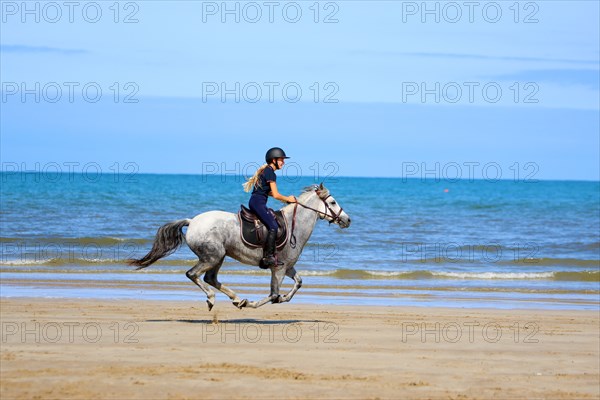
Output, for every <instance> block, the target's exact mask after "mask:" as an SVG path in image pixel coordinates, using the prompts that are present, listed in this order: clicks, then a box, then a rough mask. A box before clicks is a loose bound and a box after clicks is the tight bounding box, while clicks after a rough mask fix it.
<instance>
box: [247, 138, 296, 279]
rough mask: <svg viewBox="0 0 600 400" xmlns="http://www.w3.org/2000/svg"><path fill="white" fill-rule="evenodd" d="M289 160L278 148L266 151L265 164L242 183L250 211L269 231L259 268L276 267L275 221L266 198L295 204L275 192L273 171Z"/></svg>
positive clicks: (292, 200)
mask: <svg viewBox="0 0 600 400" xmlns="http://www.w3.org/2000/svg"><path fill="white" fill-rule="evenodd" d="M286 158H289V157H287V156H286V155H285V152H284V151H283V150H282V149H280V148H279V147H273V148H271V149H269V150H268V151H267V154H266V155H265V161H266V164H264V165H263V166H262V167H260V168H259V169H258V170H257V171H256V173H255V174H254V176H252V178H250V179H248V181H247V182H246V183H244V190H245V191H246V192H249V191H250V190H252V196H250V201H249V203H248V205H249V207H250V210H252V211H253V212H254V213H255V214H256V215H257V216H258V218H259V219H260V220H261V221H262V223H263V224H265V226H266V227H267V229H268V230H269V232H268V234H267V240H266V242H265V246H264V250H263V251H264V252H263V258H262V260H261V264H260V266H261V268H271V267H273V266H275V265H277V260H276V258H275V240H276V239H277V228H278V226H277V220H276V219H275V215H273V214H272V213H271V212H270V211H269V210H268V209H267V199H268V196H273V197H274V198H275V199H277V200H280V201H285V202H288V203H295V202H296V197H294V196H283V195H282V194H281V193H279V191H278V190H277V183H276V181H277V175H275V171H277V170H278V169H281V168H283V164H284V163H285V159H286Z"/></svg>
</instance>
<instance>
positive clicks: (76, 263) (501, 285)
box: [0, 171, 600, 310]
mask: <svg viewBox="0 0 600 400" xmlns="http://www.w3.org/2000/svg"><path fill="white" fill-rule="evenodd" d="M0 178H1V183H2V190H1V195H0V224H1V225H0V227H1V234H0V244H1V247H2V258H1V260H0V274H1V279H0V281H1V282H0V290H1V295H2V296H3V297H84V298H85V297H90V298H106V299H121V298H122V299H132V298H139V299H156V300H161V299H171V300H185V301H190V302H194V301H200V302H202V303H204V301H205V296H204V293H202V292H201V291H200V289H199V288H197V287H196V286H195V285H193V284H192V283H191V282H190V281H189V280H188V279H187V278H186V276H185V271H186V270H187V269H189V268H191V266H193V265H194V263H195V261H194V260H195V256H194V254H193V253H192V252H191V251H190V250H189V249H188V248H187V246H186V245H183V246H182V247H181V249H180V250H178V251H177V252H176V253H174V254H173V255H171V256H169V257H167V258H165V259H162V260H161V261H159V262H158V263H156V264H154V265H152V266H151V267H149V268H147V269H145V270H143V271H135V270H134V269H133V268H132V267H129V266H127V265H126V263H125V260H127V259H128V258H132V257H141V256H142V255H144V254H145V253H146V252H147V251H148V250H149V249H150V247H151V245H152V241H153V238H154V235H155V233H156V230H157V228H158V227H160V226H161V225H163V224H165V223H167V222H170V221H173V220H177V219H181V218H191V217H193V216H195V215H197V214H200V213H202V212H205V211H209V210H224V211H229V212H237V211H238V210H239V205H240V204H247V200H248V197H249V195H248V194H247V193H245V192H244V191H243V190H242V186H241V185H242V183H243V182H244V178H243V177H241V176H237V175H218V176H217V175H159V174H138V173H135V174H122V173H119V174H111V173H106V172H105V173H101V174H80V173H72V174H71V173H50V172H39V171H38V172H4V173H2V174H1V175H0ZM315 183H319V182H316V181H315V179H314V178H312V177H300V176H294V177H292V176H280V177H279V178H278V186H279V189H280V192H282V193H283V194H286V195H287V194H295V195H299V194H300V193H301V191H302V189H303V188H304V187H305V186H308V185H311V184H315ZM324 184H325V186H327V187H328V188H329V189H330V192H331V194H332V195H333V196H334V197H335V198H336V200H337V201H338V203H339V204H340V205H341V206H342V207H343V208H344V210H345V211H346V212H347V213H348V215H349V216H350V217H351V218H352V225H351V226H350V228H348V229H344V230H342V229H340V228H339V227H338V226H336V225H329V224H328V223H327V222H324V221H318V222H317V225H316V228H315V230H314V232H313V235H312V237H311V239H310V240H309V243H308V245H307V246H306V247H305V249H304V252H303V254H302V257H301V258H300V260H299V261H298V263H297V265H296V270H297V271H298V273H299V274H300V275H301V276H302V277H303V281H304V285H303V287H302V288H301V289H300V291H299V292H298V293H297V294H296V296H295V297H294V299H293V300H292V301H293V302H297V303H321V304H323V303H324V304H361V305H362V304H365V305H370V304H376V305H392V306H393V305H414V306H435V307H444V306H448V307H484V308H485V307H490V308H558V309H596V310H597V309H599V308H600V182H583V181H581V182H579V181H542V180H538V181H535V180H470V179H462V180H448V179H440V180H436V179H433V178H431V179H419V178H414V179H410V178H408V179H406V178H352V177H328V178H327V179H325V180H324ZM269 206H270V207H272V208H275V209H278V208H280V207H281V206H282V205H281V204H280V203H279V202H278V201H276V200H274V199H270V200H269ZM220 280H221V282H223V283H224V284H226V285H228V286H230V287H232V288H233V289H234V290H236V291H238V292H240V293H241V294H243V295H244V296H246V297H248V298H249V299H250V300H259V299H260V298H262V297H264V296H266V295H268V293H269V282H270V277H269V272H268V271H263V270H261V269H259V268H258V267H252V266H246V265H241V264H239V263H238V262H236V261H235V260H232V259H226V261H225V264H224V266H223V268H222V269H221V273H220ZM289 287H290V285H289V283H288V285H287V286H284V290H287V288H289ZM228 303H229V299H228V298H227V297H226V296H225V295H222V294H221V293H219V292H217V306H221V307H225V306H228V307H230V305H229V304H228Z"/></svg>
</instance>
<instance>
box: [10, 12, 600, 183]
mask: <svg viewBox="0 0 600 400" xmlns="http://www.w3.org/2000/svg"><path fill="white" fill-rule="evenodd" d="M0 11H1V25H0V34H1V35H0V75H1V85H2V86H1V87H0V92H1V93H0V95H1V96H2V97H1V99H0V106H1V110H0V112H1V115H0V117H1V118H0V156H1V159H2V170H3V171H14V170H15V169H16V170H48V171H54V170H62V171H63V172H67V171H75V172H83V171H85V169H86V168H89V167H90V166H93V167H94V168H96V169H97V168H101V169H102V170H103V171H109V170H114V169H115V168H116V169H119V170H123V171H124V172H125V171H130V170H135V171H136V172H140V173H142V172H148V173H188V174H197V173H207V174H215V173H243V174H247V173H248V172H250V171H251V170H252V168H256V166H257V165H258V164H260V163H262V162H263V157H264V153H265V152H266V150H267V149H268V148H270V147H273V146H279V147H282V148H284V149H285V151H286V152H287V153H288V154H289V155H290V156H291V157H292V158H291V159H290V160H289V163H288V167H287V168H290V170H289V172H290V173H295V174H298V173H300V174H302V175H307V176H313V175H314V176H318V177H327V176H331V175H339V176H382V177H417V178H418V177H434V178H448V179H454V178H475V179H482V178H483V179H485V178H489V177H493V178H496V177H499V178H501V179H515V178H518V179H524V177H533V178H537V179H568V180H600V122H599V121H600V83H599V80H600V43H599V41H600V39H599V38H600V31H599V21H600V10H599V3H598V2H597V1H533V2H532V1H512V0H511V1H496V2H490V1H484V2H479V1H474V2H448V1H428V2H421V1H419V2H412V1H320V2H318V1H314V0H311V1H295V2H293V1H256V2H247V1H226V2H225V1H218V2H212V1H193V0H192V1H190V0H188V1H122V2H116V1H112V0H111V1H95V2H86V1H83V2H79V1H78V2H72V3H69V2H66V3H65V2H46V1H27V2H21V1H1V2H0Z"/></svg>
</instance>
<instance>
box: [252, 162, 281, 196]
mask: <svg viewBox="0 0 600 400" xmlns="http://www.w3.org/2000/svg"><path fill="white" fill-rule="evenodd" d="M276 181H277V175H275V171H273V168H271V167H267V168H265V169H264V170H263V172H262V173H261V174H260V176H259V177H258V182H257V185H256V186H254V190H252V194H253V195H255V194H258V195H261V196H264V197H267V198H268V197H269V193H270V192H271V185H270V182H276Z"/></svg>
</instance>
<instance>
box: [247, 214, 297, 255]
mask: <svg viewBox="0 0 600 400" xmlns="http://www.w3.org/2000/svg"><path fill="white" fill-rule="evenodd" d="M269 211H270V212H271V213H273V214H274V215H275V219H276V220H277V225H279V229H277V239H276V240H275V246H276V248H277V250H281V248H283V246H285V244H286V243H287V240H288V238H287V222H286V221H285V218H283V213H282V212H281V211H273V210H272V209H271V208H269ZM238 219H239V220H240V236H241V237H242V242H244V243H245V244H246V245H247V246H250V247H253V248H258V247H261V248H262V247H263V246H264V244H265V239H266V238H267V227H266V226H265V225H264V224H263V223H262V222H261V221H260V219H259V218H258V217H257V216H256V214H254V213H253V212H252V211H251V210H250V209H248V208H246V207H244V206H243V205H241V209H240V212H238Z"/></svg>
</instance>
